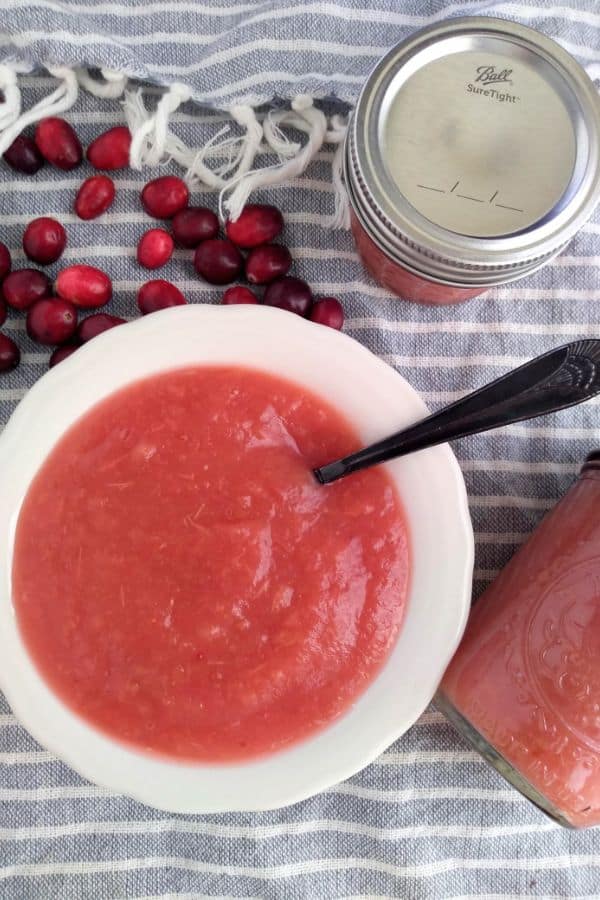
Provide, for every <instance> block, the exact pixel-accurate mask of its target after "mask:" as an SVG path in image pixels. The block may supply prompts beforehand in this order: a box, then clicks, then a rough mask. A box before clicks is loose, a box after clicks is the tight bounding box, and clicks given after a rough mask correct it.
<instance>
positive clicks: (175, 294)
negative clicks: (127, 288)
mask: <svg viewBox="0 0 600 900" xmlns="http://www.w3.org/2000/svg"><path fill="white" fill-rule="evenodd" d="M137 303H138V307H139V310H140V312H141V313H142V314H143V315H144V316H145V315H147V313H153V312H157V310H159V309H167V307H169V306H183V305H184V304H185V303H187V300H186V299H185V297H184V296H183V294H182V293H181V291H180V290H179V288H178V287H175V285H174V284H171V282H170V281H163V280H162V279H160V278H157V279H156V280H155V281H147V282H146V283H145V284H143V285H142V286H141V288H140V289H139V291H138V295H137Z"/></svg>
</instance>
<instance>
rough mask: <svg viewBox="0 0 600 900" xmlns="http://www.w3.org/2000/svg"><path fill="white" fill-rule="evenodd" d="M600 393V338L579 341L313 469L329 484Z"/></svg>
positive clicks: (531, 417) (551, 352)
mask: <svg viewBox="0 0 600 900" xmlns="http://www.w3.org/2000/svg"><path fill="white" fill-rule="evenodd" d="M598 393H600V340H589V341H575V342H574V343H572V344H565V346H564V347H558V348H557V349H556V350H551V351H550V352H549V353H544V355H543V356H537V357H536V358H535V359H532V360H531V361H530V362H528V363H525V365H523V366H520V367H519V368H518V369H514V370H513V371H512V372H509V373H508V374H507V375H503V376H502V377H501V378H498V379H496V381H492V382H491V383H490V384H486V385H484V387H482V388H480V389H479V390H478V391H474V393H472V394H467V396H466V397H463V398H462V399H461V400H457V401H456V403H452V404H451V405H450V406H446V407H445V408H444V409H442V410H440V411H439V412H437V413H433V415H431V416H428V417H427V418H426V419H423V420H422V421H421V422H417V423H416V424H415V425H411V426H409V427H408V428H405V429H404V430H403V431H398V432H396V434H393V435H391V437H388V438H385V440H383V441H378V442H377V443H376V444H371V446H370V447H365V448H364V449H363V450H359V451H358V452H357V453H352V454H350V456H346V457H344V459H338V460H336V461H335V462H331V463H328V464H327V465H325V466H321V467H320V468H319V469H315V470H314V474H315V476H316V478H317V480H318V481H320V482H321V484H329V483H330V482H332V481H337V479H338V478H343V477H344V476H346V475H350V474H351V473H352V472H357V471H358V470H359V469H365V468H367V467H368V466H375V465H377V464H378V463H382V462H385V461H386V460H388V459H395V458H396V457H397V456H405V455H406V454H407V453H414V452H415V451H416V450H425V449H426V448H427V447H434V446H435V445H436V444H444V443H446V441H451V440H453V439H454V438H460V437H466V436H467V435H469V434H478V433H479V432H481V431H490V430H491V429H492V428H499V427H500V426H501V425H510V424H511V423H512V422H522V421H523V419H534V418H535V417H536V416H543V415H546V413H551V412H556V411H557V410H559V409H565V408H566V407H568V406H575V405H576V404H578V403H583V401H584V400H589V398H590V397H593V396H594V395H595V394H598Z"/></svg>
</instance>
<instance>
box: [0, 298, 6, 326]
mask: <svg viewBox="0 0 600 900" xmlns="http://www.w3.org/2000/svg"><path fill="white" fill-rule="evenodd" d="M6 316H7V309H6V301H5V300H3V299H2V297H0V328H1V327H2V326H3V325H4V323H5V322H6Z"/></svg>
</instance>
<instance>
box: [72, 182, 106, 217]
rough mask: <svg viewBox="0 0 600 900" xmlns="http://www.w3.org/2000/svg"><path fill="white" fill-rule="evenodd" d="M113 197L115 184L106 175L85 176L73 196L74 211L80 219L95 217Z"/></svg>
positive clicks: (100, 213) (104, 210)
mask: <svg viewBox="0 0 600 900" xmlns="http://www.w3.org/2000/svg"><path fill="white" fill-rule="evenodd" d="M114 199H115V184H114V181H113V180H112V178H109V177H108V175H92V177H91V178H86V180H85V181H84V182H83V184H82V185H81V187H80V188H79V190H78V191H77V196H76V197H75V212H76V213H77V215H78V216H79V218H80V219H97V218H98V216H101V215H102V213H103V212H106V210H107V209H108V207H109V206H110V205H111V203H112V202H113V200H114Z"/></svg>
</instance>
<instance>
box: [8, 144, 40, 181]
mask: <svg viewBox="0 0 600 900" xmlns="http://www.w3.org/2000/svg"><path fill="white" fill-rule="evenodd" d="M4 159H5V160H6V162H7V163H8V165H9V166H10V167H11V169H15V170H16V171H17V172H23V173H24V174H25V175H35V173H36V172H38V171H39V170H40V169H41V168H42V166H43V165H44V157H43V156H42V154H41V153H40V151H39V150H38V148H37V146H36V143H35V141H34V140H33V139H32V138H30V137H27V135H25V134H20V135H19V136H18V137H16V138H15V139H14V141H13V142H12V144H11V145H10V147H9V148H8V150H5V152H4Z"/></svg>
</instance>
